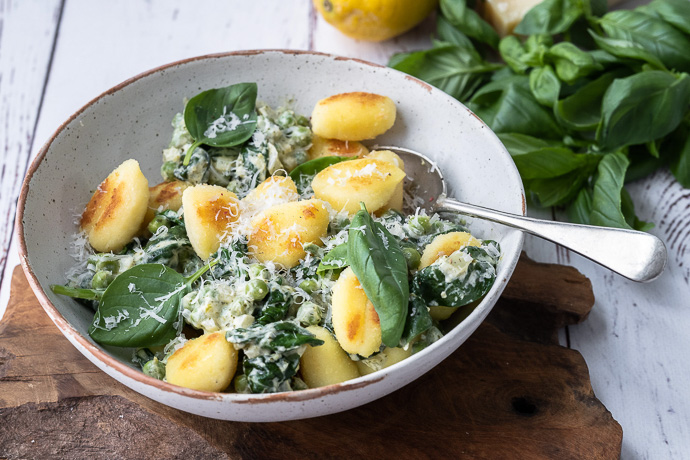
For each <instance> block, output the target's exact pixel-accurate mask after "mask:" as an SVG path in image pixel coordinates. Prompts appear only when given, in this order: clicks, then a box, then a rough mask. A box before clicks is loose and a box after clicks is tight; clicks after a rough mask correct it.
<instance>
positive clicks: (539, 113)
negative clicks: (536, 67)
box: [467, 75, 562, 138]
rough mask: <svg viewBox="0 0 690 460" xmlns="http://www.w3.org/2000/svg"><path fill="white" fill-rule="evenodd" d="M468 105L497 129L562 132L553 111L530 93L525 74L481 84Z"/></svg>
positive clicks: (545, 133) (551, 135)
mask: <svg viewBox="0 0 690 460" xmlns="http://www.w3.org/2000/svg"><path fill="white" fill-rule="evenodd" d="M467 105H468V107H469V108H470V110H472V111H473V112H474V113H475V114H477V116H479V117H480V118H481V119H482V120H484V122H486V123H487V124H488V125H489V126H490V127H491V129H493V130H494V131H495V132H497V133H523V134H527V135H530V136H535V137H544V138H559V137H561V135H562V130H561V128H560V127H559V126H558V124H557V123H556V121H555V120H554V118H553V114H552V111H551V110H547V109H546V108H544V107H543V106H542V105H541V104H539V102H537V100H536V99H535V98H534V96H533V95H532V91H531V90H530V88H529V77H527V76H522V75H515V76H512V77H509V78H504V79H502V80H498V81H494V82H491V83H489V84H487V85H484V86H483V87H482V88H481V89H480V90H478V91H477V92H476V93H475V95H474V96H473V97H472V99H471V100H470V102H469V103H468V104H467Z"/></svg>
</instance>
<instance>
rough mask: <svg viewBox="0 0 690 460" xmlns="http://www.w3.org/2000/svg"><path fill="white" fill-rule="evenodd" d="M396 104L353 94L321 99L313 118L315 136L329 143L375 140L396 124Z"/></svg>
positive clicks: (386, 100) (376, 95) (360, 93)
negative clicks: (327, 140)
mask: <svg viewBox="0 0 690 460" xmlns="http://www.w3.org/2000/svg"><path fill="white" fill-rule="evenodd" d="M395 116H396V108H395V103H394V102H393V100H392V99H391V98H389V97H386V96H381V95H379V94H372V93H365V92H353V93H342V94H336V95H335V96H330V97H327V98H325V99H321V100H320V101H319V102H317V103H316V106H315V107H314V111H313V112H312V114H311V125H312V130H313V131H314V134H316V135H317V136H321V137H325V138H327V139H338V140H341V141H361V140H364V139H373V138H375V137H376V136H379V135H381V134H383V133H385V132H386V131H388V130H389V129H390V128H391V127H392V126H393V124H394V123H395Z"/></svg>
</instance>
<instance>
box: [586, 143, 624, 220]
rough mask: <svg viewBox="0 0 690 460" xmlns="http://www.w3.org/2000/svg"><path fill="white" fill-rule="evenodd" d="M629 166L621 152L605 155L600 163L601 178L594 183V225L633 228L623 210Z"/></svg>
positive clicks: (591, 218) (592, 217)
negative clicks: (623, 190) (623, 197)
mask: <svg viewBox="0 0 690 460" xmlns="http://www.w3.org/2000/svg"><path fill="white" fill-rule="evenodd" d="M628 164H629V162H628V159H627V158H626V156H625V155H624V154H622V153H621V152H613V153H609V154H607V155H604V157H603V158H602V159H601V161H600V162H599V168H598V170H597V171H598V174H599V176H598V177H597V180H596V181H595V182H594V192H593V194H592V213H591V215H590V222H591V223H592V225H601V226H605V227H617V228H632V227H630V225H628V223H627V222H626V220H625V217H624V216H623V212H622V210H621V190H622V189H623V182H624V180H625V170H626V169H627V168H628Z"/></svg>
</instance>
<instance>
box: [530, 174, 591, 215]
mask: <svg viewBox="0 0 690 460" xmlns="http://www.w3.org/2000/svg"><path fill="white" fill-rule="evenodd" d="M593 169H594V168H585V169H576V170H574V171H571V172H569V173H567V174H564V175H562V176H558V177H552V178H544V179H532V180H525V181H524V183H525V188H526V189H527V190H529V192H530V193H532V194H534V196H535V197H536V199H537V201H538V203H539V205H540V206H542V207H544V208H549V207H551V206H560V205H565V204H568V203H570V202H571V201H572V200H574V199H575V197H577V194H578V192H579V190H580V189H581V188H582V186H583V185H584V184H586V183H587V180H588V179H589V177H590V175H591V174H592V170H593Z"/></svg>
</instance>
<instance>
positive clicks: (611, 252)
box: [436, 198, 667, 282]
mask: <svg viewBox="0 0 690 460" xmlns="http://www.w3.org/2000/svg"><path fill="white" fill-rule="evenodd" d="M436 210H437V211H453V212H458V213H461V214H465V215H468V216H472V217H479V218H482V219H486V220H490V221H492V222H497V223H499V224H503V225H507V226H509V227H514V228H518V229H520V230H523V231H525V232H527V233H529V234H532V235H535V236H538V237H539V238H543V239H545V240H548V241H552V242H554V243H557V244H560V245H561V246H563V247H566V248H568V249H570V250H571V251H574V252H577V253H578V254H580V255H582V256H584V257H587V258H588V259H590V260H592V261H594V262H596V263H598V264H599V265H602V266H604V267H606V268H608V269H610V270H612V271H614V272H616V273H618V274H620V275H622V276H624V277H626V278H628V279H631V280H633V281H645V282H646V281H652V280H653V279H655V278H657V277H658V276H659V275H661V273H662V272H663V271H664V267H665V266H666V258H667V255H666V246H665V245H664V243H663V242H662V241H661V240H660V239H659V238H657V237H656V236H654V235H650V234H649V233H644V232H638V231H635V230H626V229H619V228H608V227H595V226H591V225H578V224H570V223H566V222H555V221H550V220H540V219H533V218H530V217H522V216H518V215H516V214H509V213H506V212H502V211H495V210H492V209H487V208H483V207H481V206H475V205H471V204H467V203H461V202H459V201H455V200H452V199H448V198H446V199H444V200H441V201H440V202H439V203H438V204H437V206H436Z"/></svg>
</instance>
